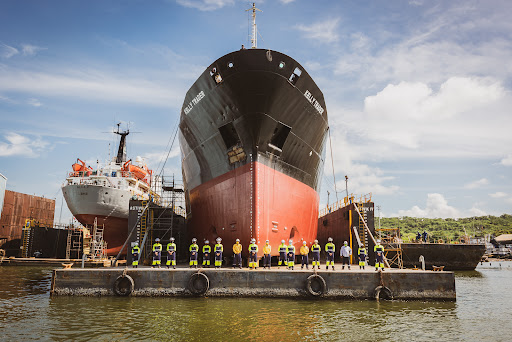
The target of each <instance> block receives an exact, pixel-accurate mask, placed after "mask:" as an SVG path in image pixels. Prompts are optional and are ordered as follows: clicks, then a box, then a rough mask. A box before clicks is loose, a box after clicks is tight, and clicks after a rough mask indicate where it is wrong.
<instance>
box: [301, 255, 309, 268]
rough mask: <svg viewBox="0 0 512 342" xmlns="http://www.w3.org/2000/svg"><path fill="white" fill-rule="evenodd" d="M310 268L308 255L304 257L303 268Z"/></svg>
mask: <svg viewBox="0 0 512 342" xmlns="http://www.w3.org/2000/svg"><path fill="white" fill-rule="evenodd" d="M304 265H306V266H308V265H309V262H308V256H307V255H303V256H302V266H304Z"/></svg>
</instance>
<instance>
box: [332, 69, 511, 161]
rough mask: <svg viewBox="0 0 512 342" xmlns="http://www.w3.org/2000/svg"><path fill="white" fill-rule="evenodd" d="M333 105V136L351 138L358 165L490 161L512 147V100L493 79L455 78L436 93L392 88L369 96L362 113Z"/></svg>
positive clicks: (419, 87) (403, 85) (408, 85)
mask: <svg viewBox="0 0 512 342" xmlns="http://www.w3.org/2000/svg"><path fill="white" fill-rule="evenodd" d="M332 96H336V94H333V95H332ZM335 101H340V100H339V98H335ZM329 103H330V106H329V121H330V125H331V127H332V126H333V122H334V123H335V127H334V129H333V130H332V132H333V135H334V134H335V135H346V134H350V135H351V136H350V137H347V136H345V137H344V139H347V140H348V141H350V142H351V144H350V145H351V146H348V149H350V150H354V149H356V150H357V152H358V153H353V154H351V155H353V156H354V158H357V160H368V159H374V160H381V159H382V158H387V159H389V158H392V159H407V158H411V157H412V158H417V157H418V156H420V155H421V156H422V157H436V158H439V157H462V156H468V157H486V158H488V157H492V156H503V154H504V152H505V151H506V150H507V149H508V146H510V144H512V135H510V134H509V133H508V127H512V117H511V116H510V115H509V114H508V109H507V108H509V107H510V105H512V97H511V96H510V94H508V93H507V92H506V91H505V90H504V88H503V87H502V85H501V83H500V82H497V81H493V80H490V79H483V78H469V77H451V78H449V79H447V80H446V81H445V82H444V83H443V84H441V85H440V86H439V89H438V90H437V91H435V90H434V89H432V88H431V87H430V86H429V85H428V84H426V83H423V82H400V83H398V84H389V85H387V86H386V87H385V88H384V89H382V90H381V91H379V92H377V93H376V94H375V95H371V96H367V97H366V98H365V100H364V108H363V109H362V110H361V111H359V110H354V109H347V108H343V107H337V106H336V102H334V105H333V104H332V103H333V102H332V101H331V102H329ZM490 116H492V119H487V120H482V118H483V117H487V118H490ZM338 121H339V123H338ZM338 126H339V127H338ZM490 153H491V154H490Z"/></svg>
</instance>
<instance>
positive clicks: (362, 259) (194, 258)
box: [132, 237, 384, 270]
mask: <svg viewBox="0 0 512 342" xmlns="http://www.w3.org/2000/svg"><path fill="white" fill-rule="evenodd" d="M216 242H217V243H216V244H215V246H214V247H213V252H214V258H215V268H220V267H221V266H222V258H223V253H224V246H223V245H222V243H221V242H222V239H221V238H220V237H218V238H217V239H216ZM204 243H205V244H204V245H203V248H202V261H203V266H205V267H210V264H211V252H212V247H211V246H210V242H209V241H208V240H206V241H205V242H204ZM162 249H163V246H162V244H161V243H160V239H159V238H156V239H155V243H154V244H153V264H152V266H153V267H155V266H157V267H160V265H161V260H162ZM321 249H322V248H321V247H320V245H319V244H318V240H315V241H314V243H313V245H312V246H311V253H312V257H313V262H312V266H313V269H314V268H315V266H317V268H318V269H320V251H321ZM324 249H325V252H326V253H327V260H326V267H325V269H326V270H328V269H329V266H331V267H332V269H333V270H334V255H335V251H336V246H335V244H334V243H333V239H332V238H331V237H330V238H329V239H328V243H327V244H326V245H325V247H324ZM258 250H259V248H258V245H257V244H256V239H254V238H253V239H251V244H250V245H249V268H252V269H255V268H256V267H257V266H258V263H259V260H258ZM271 252H272V247H271V246H270V244H269V240H266V242H265V246H264V247H263V268H267V267H268V268H270V261H271ZM309 252H310V249H309V247H308V246H307V243H306V241H303V242H302V246H301V247H300V250H299V253H300V255H301V261H302V262H301V269H303V268H304V266H306V269H309ZM374 252H375V259H376V263H375V269H376V270H378V269H379V268H382V270H384V247H383V246H382V245H381V244H380V240H377V244H376V245H375V247H374ZM139 254H140V248H139V246H138V243H135V245H134V246H133V248H132V260H133V262H132V266H133V267H137V266H138V264H139ZM189 254H190V258H189V265H190V267H191V268H192V267H194V268H197V265H198V255H199V245H198V244H197V239H196V238H193V239H192V244H191V245H190V247H189ZM233 254H234V255H233V268H235V267H239V268H242V244H240V239H236V241H235V244H234V245H233ZM351 255H352V249H351V248H350V247H349V246H348V243H347V241H345V242H344V243H343V247H341V249H340V256H341V258H342V269H344V268H345V265H347V266H348V269H350V262H349V260H350V256H351ZM357 255H358V258H359V268H360V269H364V268H365V266H366V261H367V258H368V255H367V252H366V249H365V248H364V247H360V248H359V249H358V251H357ZM277 265H278V267H280V266H282V265H284V266H285V267H286V268H288V269H291V270H293V268H294V266H295V246H294V245H293V240H289V244H288V245H286V244H285V240H281V245H279V257H278V263H277ZM166 266H167V268H169V267H170V266H172V268H176V244H175V243H174V238H172V237H171V239H170V242H169V243H168V244H167V263H166Z"/></svg>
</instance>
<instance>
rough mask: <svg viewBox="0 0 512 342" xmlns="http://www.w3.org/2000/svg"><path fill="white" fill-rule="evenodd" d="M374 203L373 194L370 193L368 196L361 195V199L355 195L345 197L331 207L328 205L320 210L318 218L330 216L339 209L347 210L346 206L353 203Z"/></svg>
mask: <svg viewBox="0 0 512 342" xmlns="http://www.w3.org/2000/svg"><path fill="white" fill-rule="evenodd" d="M371 201H372V193H371V192H370V193H368V194H366V195H361V196H359V197H355V196H354V194H350V197H344V198H343V199H342V200H339V201H337V202H335V203H333V204H331V205H329V204H327V206H326V207H325V208H323V209H320V211H319V212H318V217H323V216H325V215H327V214H330V213H332V212H334V211H336V210H338V209H341V208H345V207H346V206H348V205H350V204H352V203H368V202H371Z"/></svg>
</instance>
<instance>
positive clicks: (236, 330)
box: [0, 262, 512, 342]
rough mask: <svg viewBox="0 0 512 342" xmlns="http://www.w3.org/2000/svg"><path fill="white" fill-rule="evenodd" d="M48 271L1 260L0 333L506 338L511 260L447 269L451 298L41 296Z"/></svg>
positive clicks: (511, 310)
mask: <svg viewBox="0 0 512 342" xmlns="http://www.w3.org/2000/svg"><path fill="white" fill-rule="evenodd" d="M50 278H51V270H50V269H48V268H37V267H12V266H3V267H1V266H0V279H1V283H0V339H1V340H9V341H19V340H74V341H86V340H97V341H135V340H166V341H190V340H193V341H214V340H217V341H294V340H305V341H326V340H328V341H337V340H343V341H375V340H381V341H427V340H431V341H436V342H437V341H460V340H467V341H509V340H510V336H511V333H512V262H502V263H501V268H500V267H499V265H498V263H495V262H493V263H492V265H489V263H487V264H484V265H481V266H479V267H478V268H477V271H473V272H459V273H457V274H456V287H457V301H456V302H404V301H393V302H387V301H383V302H375V301H366V300H365V301H332V302H331V301H313V300H311V301H308V300H291V299H284V300H280V299H244V298H230V299H227V298H221V299H219V298H118V297H108V298H86V297H55V298H50V296H49V289H50Z"/></svg>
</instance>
